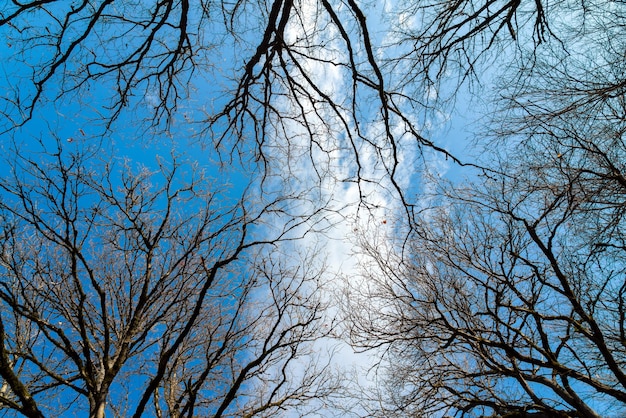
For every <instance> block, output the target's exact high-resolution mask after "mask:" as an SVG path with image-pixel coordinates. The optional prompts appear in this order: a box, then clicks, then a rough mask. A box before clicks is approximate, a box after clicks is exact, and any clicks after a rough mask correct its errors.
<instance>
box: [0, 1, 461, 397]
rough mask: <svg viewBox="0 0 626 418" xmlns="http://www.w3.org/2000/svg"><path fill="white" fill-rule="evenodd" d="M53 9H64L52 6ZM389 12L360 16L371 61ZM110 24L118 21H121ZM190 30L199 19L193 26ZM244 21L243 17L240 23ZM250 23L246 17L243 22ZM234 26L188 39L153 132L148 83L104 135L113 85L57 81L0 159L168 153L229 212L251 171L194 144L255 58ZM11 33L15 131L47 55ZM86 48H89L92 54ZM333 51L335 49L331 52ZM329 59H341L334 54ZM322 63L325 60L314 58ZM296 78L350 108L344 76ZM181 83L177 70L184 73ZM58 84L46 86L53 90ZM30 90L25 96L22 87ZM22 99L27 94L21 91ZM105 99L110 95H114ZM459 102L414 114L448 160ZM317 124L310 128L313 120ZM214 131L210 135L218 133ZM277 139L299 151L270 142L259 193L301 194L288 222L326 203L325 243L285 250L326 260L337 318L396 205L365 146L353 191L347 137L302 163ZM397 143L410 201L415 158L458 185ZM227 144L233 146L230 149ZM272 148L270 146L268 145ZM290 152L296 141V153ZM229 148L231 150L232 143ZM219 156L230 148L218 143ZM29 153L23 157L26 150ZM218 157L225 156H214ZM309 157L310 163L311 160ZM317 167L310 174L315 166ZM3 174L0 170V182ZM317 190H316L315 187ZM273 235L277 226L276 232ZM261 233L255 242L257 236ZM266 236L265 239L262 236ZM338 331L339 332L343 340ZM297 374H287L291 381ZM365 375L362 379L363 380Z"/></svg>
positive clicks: (341, 360)
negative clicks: (181, 93) (189, 60)
mask: <svg viewBox="0 0 626 418" xmlns="http://www.w3.org/2000/svg"><path fill="white" fill-rule="evenodd" d="M59 7H62V6H59ZM300 7H301V9H300V10H301V11H302V15H301V16H302V18H303V21H302V22H301V24H299V25H289V26H288V27H287V29H286V32H285V38H286V39H287V40H288V41H289V40H297V39H299V37H301V36H304V34H303V33H302V30H304V31H305V32H306V31H308V30H311V33H313V29H314V28H316V27H319V26H318V25H320V22H319V21H318V20H315V19H313V17H314V16H315V12H314V9H315V7H317V2H316V1H314V0H306V1H303V2H302V4H301V5H300ZM394 7H395V2H394V1H385V2H370V4H369V6H368V8H367V13H368V20H367V22H368V26H369V29H370V31H371V35H372V39H373V42H374V47H375V50H376V52H377V53H381V54H383V53H384V54H391V53H392V52H391V51H390V50H383V49H377V46H382V45H386V44H389V43H390V42H391V41H392V39H391V38H390V37H391V34H390V32H389V31H390V28H394V27H398V26H399V25H403V24H404V25H406V24H411V20H410V19H406V20H405V19H404V18H405V16H401V17H400V18H399V19H400V20H402V22H398V21H397V20H394V19H392V18H390V17H389V16H387V15H386V14H385V11H386V10H387V11H388V10H393V9H394ZM119 12H120V13H127V12H126V11H124V10H119ZM256 12H258V11H257V10H254V8H251V10H250V11H249V15H245V16H254V14H255V13H256ZM36 16H37V18H38V19H41V20H38V21H37V20H35V21H31V22H30V25H31V26H33V27H35V28H38V29H37V30H38V31H40V32H42V33H43V31H47V30H48V29H46V28H47V26H48V25H53V24H54V21H53V19H52V20H51V18H50V17H49V16H48V17H44V16H42V14H37V15H36ZM195 18H196V19H200V17H199V16H196V17H195ZM242 19H243V18H242ZM246 19H249V17H246ZM238 24H242V25H243V24H247V25H249V27H250V30H249V31H248V32H242V33H243V35H242V37H241V38H240V39H238V40H237V41H232V40H229V39H230V38H227V37H224V34H223V33H210V32H207V33H204V34H196V35H197V36H198V39H201V38H203V37H204V39H205V40H206V43H207V45H211V47H210V48H208V49H207V50H206V51H200V54H201V57H200V58H198V61H199V62H200V63H201V65H199V66H198V68H197V69H196V70H195V72H193V74H192V73H189V75H185V74H183V76H182V77H181V80H183V81H181V83H183V84H184V83H186V82H185V81H184V80H189V97H187V98H185V99H184V100H181V101H180V102H179V103H178V104H177V109H176V112H175V113H174V115H173V116H172V118H171V119H170V120H169V121H167V123H165V121H163V120H161V121H159V123H157V125H156V126H150V124H149V123H146V122H145V121H146V120H148V119H149V118H150V117H151V115H152V112H153V111H154V110H155V108H156V107H157V106H158V104H159V95H158V91H157V90H156V87H155V86H151V85H148V84H145V83H144V84H140V86H139V88H138V89H137V90H136V92H135V94H134V95H133V96H131V97H130V98H129V99H128V100H129V102H128V106H126V107H124V108H122V111H121V113H120V114H119V117H118V118H117V119H116V120H115V121H114V123H113V124H112V125H111V126H110V127H107V126H105V125H103V124H102V123H101V121H100V117H101V115H102V114H107V113H110V110H108V106H109V105H110V98H111V94H112V84H111V80H110V79H107V78H106V77H104V78H103V82H100V81H98V82H95V83H91V84H89V86H88V88H83V89H80V90H78V93H77V94H70V95H68V96H65V97H64V98H63V99H62V100H56V99H55V98H54V96H55V93H57V92H58V89H60V88H62V86H61V85H60V84H59V82H60V78H59V77H54V78H53V79H52V82H51V84H50V89H49V90H45V91H44V94H43V96H42V98H41V102H40V104H39V105H38V106H37V107H36V109H35V111H34V113H33V115H32V119H31V120H30V121H29V122H28V123H26V124H25V125H24V126H23V127H19V128H17V129H13V130H11V132H4V133H3V134H2V136H3V137H4V139H3V141H2V142H3V143H2V147H3V152H4V153H5V156H6V155H9V154H10V153H11V152H12V151H11V149H12V145H10V141H9V138H11V139H12V140H13V141H15V144H16V145H15V146H16V147H17V148H18V149H20V151H21V152H33V153H35V154H36V153H37V152H39V151H40V147H42V145H43V147H44V148H48V149H54V148H55V147H57V146H59V147H60V148H61V149H62V150H64V151H68V152H71V151H73V150H75V149H76V148H77V147H94V148H98V147H102V149H103V150H106V152H103V155H105V158H115V159H119V160H120V161H121V160H123V159H128V160H130V161H131V162H132V164H135V165H137V166H139V165H144V166H147V167H153V168H154V167H156V162H157V159H158V158H159V157H162V158H168V156H169V155H171V153H172V152H173V153H175V154H180V155H182V156H183V157H182V158H184V159H187V160H189V161H193V162H195V163H197V164H199V165H200V167H202V168H204V169H205V170H206V171H207V173H208V175H209V176H210V177H212V178H214V179H215V181H216V184H217V185H219V186H227V185H228V186H229V192H224V195H223V199H224V201H225V202H231V203H232V202H234V201H235V200H237V199H238V198H240V197H241V196H242V195H243V194H244V193H248V194H250V195H255V193H254V191H252V192H250V189H249V188H248V186H249V185H250V184H252V185H253V186H254V185H257V186H258V178H257V177H256V176H257V175H258V172H256V171H255V168H258V167H257V166H255V164H254V163H252V162H251V160H250V159H249V158H243V159H242V160H238V159H237V158H234V159H230V158H227V157H225V156H226V155H227V153H223V152H216V150H215V148H214V145H215V143H214V142H211V139H207V137H206V135H203V134H202V130H203V129H204V127H205V126H206V122H207V118H210V115H211V114H212V113H213V112H215V111H216V109H219V108H220V107H221V106H223V105H224V104H225V103H226V102H227V100H228V96H227V95H225V94H224V91H227V90H228V89H232V88H233V86H234V81H233V77H235V76H237V75H238V74H239V73H238V71H240V70H241V66H242V65H243V62H244V60H245V59H246V57H247V56H249V54H250V53H251V52H252V51H253V49H252V48H253V47H254V45H255V41H257V40H258V36H259V28H257V27H256V26H255V25H256V24H257V23H255V20H245V21H242V22H238ZM13 29H14V28H11V27H7V26H4V27H3V28H2V29H0V38H1V37H3V36H2V35H3V33H2V32H3V31H4V34H5V35H6V34H7V33H8V34H9V36H6V41H4V42H5V44H6V45H3V47H1V48H0V92H2V93H3V96H4V101H3V102H2V104H0V109H4V110H5V113H7V114H8V115H9V116H10V119H14V120H19V118H20V115H19V112H18V111H17V110H15V108H14V107H12V104H11V100H12V98H13V97H15V93H16V92H18V90H17V89H19V93H20V94H23V93H24V92H25V91H28V90H27V89H28V87H27V80H28V78H29V77H30V76H31V71H32V68H31V67H30V65H29V63H32V62H43V61H45V59H46V56H45V54H46V53H49V51H45V50H43V49H42V48H34V49H32V50H27V51H25V52H24V53H16V49H17V45H16V44H15V42H14V41H13V40H12V38H11V36H17V34H16V32H15V31H14V30H13ZM120 29H121V26H115V25H112V26H110V27H108V28H106V29H104V30H103V32H102V36H105V35H110V36H111V40H109V41H107V42H105V47H104V48H105V50H104V51H105V52H104V56H107V54H110V55H111V57H112V58H114V57H115V52H113V51H114V50H113V49H112V50H110V51H109V50H106V48H113V47H115V46H120V45H121V43H120V42H124V40H126V39H131V41H130V42H132V39H133V38H132V36H131V35H128V34H127V35H125V37H122V38H119V39H118V38H116V35H118V33H117V32H118V31H120ZM99 41H102V39H92V38H89V39H88V43H87V45H89V46H88V47H86V48H84V50H81V51H79V53H78V57H79V58H78V59H77V60H76V61H71V62H69V63H68V64H67V65H68V67H67V68H68V69H69V70H70V71H71V70H72V69H76V68H80V65H81V62H80V57H88V56H89V53H90V52H89V48H95V49H98V48H100V45H98V44H97V42H99ZM340 41H341V39H340V37H339V35H338V34H337V33H336V31H335V32H334V33H329V32H324V31H321V32H316V34H315V35H314V39H309V42H311V43H315V42H319V43H320V44H324V45H325V46H326V48H325V49H323V50H322V52H321V54H322V55H321V56H320V57H319V58H321V59H324V58H336V56H335V55H334V54H340V53H341V51H343V48H342V46H341V44H340ZM89 42H91V43H93V45H90V44H89ZM333 44H336V45H333ZM337 51H339V52H337ZM323 54H329V55H328V56H324V55H323ZM358 54H359V56H360V57H363V56H364V52H363V51H358ZM340 59H343V60H345V59H346V57H345V56H344V57H340ZM303 62H304V63H305V66H306V70H308V71H309V72H310V74H313V76H314V77H317V79H316V82H317V84H318V85H319V86H320V87H321V90H322V91H324V92H327V93H328V94H329V95H332V97H334V98H336V100H337V102H339V103H344V102H346V101H348V100H349V97H348V96H347V95H346V94H345V92H346V91H347V89H350V83H351V80H350V79H349V74H348V72H347V71H342V70H341V69H340V68H338V67H336V66H332V65H323V64H320V62H319V61H317V62H312V61H307V60H303ZM183 73H184V71H183ZM55 83H56V84H55ZM31 89H32V88H31ZM31 94H33V93H32V90H31ZM437 94H438V92H436V91H433V90H430V91H427V92H424V95H425V96H431V97H435V96H436V95H437ZM114 95H115V94H114V92H113V96H114ZM362 99H363V101H366V100H368V99H370V97H368V96H367V95H365V94H364V95H363V98H362ZM465 100H466V97H464V96H463V95H460V96H459V100H457V104H456V107H454V108H450V109H449V112H447V111H446V112H440V113H438V114H437V113H435V114H429V115H427V116H425V115H416V121H420V122H416V123H417V124H420V123H421V124H422V125H423V127H424V132H425V133H427V134H428V135H429V138H431V139H433V140H435V142H437V143H438V145H439V146H441V147H443V148H446V149H448V150H450V151H451V152H452V153H453V154H456V155H462V154H463V152H464V151H463V150H464V149H465V146H466V144H467V138H468V136H469V135H468V126H469V124H470V123H471V121H472V119H473V112H472V111H471V109H470V107H466V106H465V104H464V103H465ZM277 103H278V105H281V104H282V105H283V106H285V107H286V108H287V107H288V106H290V105H292V103H290V102H289V101H288V100H285V101H284V102H283V103H281V102H280V101H277ZM362 108H363V110H362V111H360V113H359V117H360V118H361V119H360V120H349V122H348V125H349V126H348V128H349V129H350V130H352V134H353V135H357V134H356V132H357V126H356V125H358V129H360V130H361V132H362V133H363V134H364V135H365V136H366V137H368V138H377V137H379V136H383V134H384V126H383V125H382V123H381V120H380V118H379V115H378V114H377V112H378V109H377V108H376V107H375V106H372V107H371V108H368V107H367V106H365V105H363V106H362ZM313 110H314V109H313V108H308V109H304V111H305V112H307V113H308V112H313ZM322 112H327V113H322V114H321V117H320V120H321V119H324V118H328V120H333V121H334V122H337V115H336V114H332V112H329V111H328V109H327V108H326V109H324V110H323V111H322ZM10 123H11V122H10V121H8V120H7V119H4V120H3V121H2V123H0V129H2V130H3V131H4V130H6V129H7V128H9V127H10ZM314 123H319V120H317V121H314ZM219 126H221V125H219ZM219 126H218V128H219ZM286 129H287V131H288V132H287V134H288V135H290V136H291V137H292V140H293V143H292V144H291V148H290V151H291V150H304V151H303V152H302V153H298V152H295V153H292V154H290V156H289V158H290V163H289V164H283V162H284V159H285V158H287V157H288V156H287V155H285V154H284V152H285V149H284V147H281V144H280V140H281V138H269V139H268V141H270V143H269V144H268V148H267V149H268V150H270V151H269V157H270V159H273V160H274V162H278V163H276V164H274V163H273V165H272V170H274V171H273V174H274V175H273V176H272V177H271V178H270V181H269V182H268V185H267V187H268V189H269V190H273V191H274V192H275V193H280V192H281V191H282V192H285V193H286V192H288V191H294V190H298V189H300V188H301V189H307V190H311V192H310V193H311V195H310V198H311V199H310V202H311V206H307V204H306V203H305V202H307V200H304V201H303V202H301V203H302V205H300V206H296V207H293V211H294V212H295V213H298V212H299V211H301V212H306V211H309V210H312V209H313V208H314V206H315V205H318V204H319V202H327V203H328V204H329V207H327V209H331V210H328V211H327V212H326V213H325V214H324V218H323V219H322V220H320V222H321V225H324V226H325V228H324V233H323V234H309V235H307V236H306V237H305V238H304V239H303V240H300V241H298V242H297V243H295V244H294V243H289V244H288V245H289V246H296V247H300V248H290V247H287V248H286V249H285V250H286V251H291V250H293V251H297V250H298V249H305V248H307V247H310V246H314V245H315V246H318V247H320V248H323V249H324V252H323V257H324V258H325V259H326V263H327V264H328V265H329V266H330V273H329V277H333V278H334V279H333V280H334V282H333V283H330V284H329V286H328V289H327V292H328V293H327V297H328V298H329V300H331V305H332V306H335V308H331V309H330V310H329V312H328V315H329V317H332V316H334V315H340V314H341V313H340V311H339V309H338V307H339V305H340V304H341V302H342V301H341V295H342V292H343V291H344V289H345V287H346V286H348V287H349V286H350V285H355V284H356V282H353V281H351V280H353V279H352V278H353V277H356V276H358V275H359V274H358V269H359V268H360V267H361V265H362V264H363V263H365V260H364V258H363V255H362V254H361V253H360V250H359V248H358V244H359V239H360V238H361V237H362V236H363V234H366V235H367V236H370V237H374V238H375V239H376V240H378V241H379V242H380V245H381V246H384V245H389V246H393V245H395V242H394V241H395V240H396V239H397V237H398V235H400V234H401V233H402V230H401V228H402V222H401V218H402V216H403V213H402V210H403V208H402V207H401V206H400V205H399V204H398V199H397V196H396V195H395V192H394V191H393V188H392V186H391V185H390V184H389V179H388V178H387V177H386V173H385V171H384V169H383V167H382V166H381V162H380V159H379V157H380V156H379V155H377V154H376V152H375V150H374V149H373V148H368V146H366V145H363V148H362V149H360V152H361V165H362V166H361V169H362V170H363V173H365V174H366V175H367V176H369V177H370V178H371V179H375V180H376V182H375V183H355V182H353V181H343V180H344V179H349V178H351V177H352V176H354V173H355V171H356V167H355V162H354V158H353V154H352V151H351V149H350V147H349V146H348V144H347V137H346V134H345V132H340V131H335V132H329V133H328V134H320V135H318V136H317V138H318V140H319V141H320V148H322V149H331V150H333V151H332V152H330V153H328V154H326V153H321V152H315V151H314V153H313V156H311V155H310V154H308V153H307V152H306V150H307V149H308V143H307V137H306V136H305V135H304V133H305V132H303V128H302V126H300V125H298V124H296V123H292V124H287V125H286ZM394 134H395V135H396V137H397V138H398V141H399V142H398V144H399V147H400V148H401V154H400V165H399V168H398V173H399V174H398V181H399V182H400V187H402V189H404V190H406V191H407V192H408V193H409V194H412V193H417V192H419V191H421V190H427V188H428V187H429V185H428V184H422V183H421V180H420V179H421V177H420V176H419V175H418V174H417V173H416V171H415V166H416V164H421V162H423V159H422V158H425V159H426V160H428V161H429V162H430V165H429V167H430V170H432V171H434V172H435V173H436V174H437V175H440V176H443V175H447V176H449V177H450V178H453V179H454V178H460V176H462V174H461V171H460V170H458V168H456V167H454V166H453V164H451V163H450V162H449V161H447V160H446V159H445V158H444V157H443V156H441V155H438V154H435V153H430V152H429V151H425V153H426V154H425V156H424V154H421V153H420V150H419V149H418V148H417V147H416V146H415V143H414V141H413V140H412V139H411V138H409V137H408V136H406V135H404V133H403V132H402V131H401V129H400V128H398V131H397V132H394ZM232 140H233V139H232V138H231V139H230V141H232ZM271 141H277V143H276V144H274V143H272V142H271ZM298 141H302V142H301V143H298ZM231 143H232V142H231ZM225 144H226V148H228V144H229V142H228V141H226V142H225ZM27 150H28V151H27ZM220 151H223V150H220ZM246 151H250V145H245V144H244V145H243V146H242V147H241V149H240V152H239V155H241V154H242V153H244V154H245V152H246ZM311 157H313V158H311ZM315 164H320V165H319V166H316V165H315ZM320 167H321V168H324V170H322V171H321V174H320V176H321V180H320V177H317V176H316V175H313V173H314V172H315V170H316V168H318V169H319V168H320ZM1 171H2V169H0V172H1ZM316 184H317V186H316ZM361 194H364V195H366V196H367V201H368V203H369V204H370V205H372V206H371V207H370V208H369V209H368V210H365V209H364V207H363V205H361ZM272 222H276V223H279V222H281V220H280V218H279V217H278V218H276V219H268V221H267V226H266V228H267V231H265V232H268V231H271V230H272V228H273V226H272V225H271V223H272ZM274 226H277V225H274ZM259 233H263V231H260V232H259ZM268 233H269V232H268ZM342 329H343V328H342V327H339V328H338V333H341V330H342ZM338 337H340V338H339V339H337V340H331V339H328V340H323V341H321V342H320V344H321V345H322V346H320V347H319V348H318V351H319V352H326V351H328V350H330V349H332V350H334V351H335V354H334V356H335V357H334V360H333V361H334V362H335V364H336V367H337V368H338V369H339V368H344V369H348V370H352V369H354V370H358V372H357V374H358V379H361V384H364V385H368V384H375V381H374V380H373V379H375V376H373V375H371V373H370V372H371V366H372V363H373V357H372V355H374V356H375V353H371V352H370V353H356V352H354V350H353V349H352V348H350V347H349V345H348V344H346V343H345V341H342V340H341V338H345V335H338ZM294 373H297V371H294ZM368 373H370V374H369V375H368Z"/></svg>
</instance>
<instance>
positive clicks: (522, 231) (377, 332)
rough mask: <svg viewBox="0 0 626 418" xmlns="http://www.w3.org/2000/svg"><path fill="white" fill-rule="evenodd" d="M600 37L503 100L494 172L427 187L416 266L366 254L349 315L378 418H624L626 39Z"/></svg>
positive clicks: (413, 244) (412, 252)
mask: <svg viewBox="0 0 626 418" xmlns="http://www.w3.org/2000/svg"><path fill="white" fill-rule="evenodd" d="M607 31H608V32H607V33H612V31H613V28H610V29H607ZM594 37H596V40H597V41H600V42H597V43H596V42H590V43H589V44H587V48H588V49H583V50H580V51H578V53H577V54H570V55H569V56H568V57H565V58H563V59H560V60H552V59H551V60H549V61H547V60H546V61H537V63H538V65H536V66H535V67H534V68H533V70H532V74H530V76H529V77H528V79H527V84H526V85H525V86H522V87H520V86H507V88H508V89H510V90H509V92H513V93H514V94H512V95H511V96H508V98H506V99H503V101H502V102H501V104H502V105H503V108H502V109H503V110H502V113H497V116H496V118H495V119H494V120H493V121H492V122H491V123H492V124H491V126H490V128H491V129H492V141H490V142H489V144H488V146H489V152H490V154H489V155H490V156H491V157H493V158H490V163H491V164H490V168H491V170H490V171H483V172H482V173H481V174H480V176H477V177H476V178H475V180H474V181H472V182H468V183H466V184H463V183H460V184H456V185H455V184H446V183H445V181H443V180H441V179H440V178H439V179H438V178H436V176H433V178H432V179H430V180H431V181H432V182H433V183H438V190H437V192H436V193H433V195H432V196H430V200H428V202H429V204H428V205H426V206H429V207H428V208H426V209H424V210H423V211H422V212H421V213H420V216H418V217H417V218H416V219H415V221H416V224H415V227H414V233H413V235H412V237H411V239H410V241H409V245H408V247H409V249H408V250H407V251H405V252H404V253H402V252H400V251H394V250H391V251H390V253H388V252H386V251H384V249H382V248H380V247H377V246H375V245H374V244H372V243H371V242H366V243H365V244H364V248H365V249H366V250H367V252H368V253H369V254H370V255H371V256H372V262H373V263H375V265H376V268H370V269H369V270H368V271H380V272H382V274H380V275H376V274H371V275H368V276H367V279H366V283H368V284H369V287H368V288H366V289H367V290H365V291H363V290H362V289H353V290H352V292H351V294H350V297H349V298H347V301H348V302H347V303H348V306H349V312H353V313H355V314H354V316H353V318H354V321H355V322H354V328H353V337H354V340H355V343H357V344H358V345H360V346H361V347H365V348H384V355H385V358H384V359H382V360H381V363H380V369H379V371H380V372H381V373H382V374H383V375H384V377H385V379H384V381H385V382H386V385H384V386H382V387H381V388H379V391H378V395H377V396H378V397H379V399H381V400H382V402H381V405H383V407H382V408H380V409H379V410H378V413H379V414H380V415H388V416H395V415H397V414H402V415H407V414H415V415H416V416H422V415H423V416H431V415H433V414H442V415H443V414H452V415H458V416H499V417H531V416H554V417H559V416H563V417H600V416H621V415H623V414H624V411H625V410H626V339H625V338H624V336H625V333H624V329H625V326H626V321H625V318H626V316H625V315H624V312H625V310H624V302H625V299H624V296H625V290H626V282H625V281H624V277H625V276H624V273H625V272H626V271H625V267H626V264H625V260H626V258H625V256H626V254H625V253H624V249H625V248H626V247H625V245H624V213H625V212H624V208H626V181H625V177H624V175H625V173H626V166H625V165H624V161H626V146H625V141H624V132H626V130H625V128H626V125H625V119H624V114H626V106H625V105H626V102H625V101H624V79H625V78H624V69H625V67H624V63H623V59H622V57H621V56H619V55H618V54H616V53H615V50H616V49H615V47H616V45H624V43H623V40H624V38H623V36H618V35H617V34H616V33H613V36H611V39H610V40H607V39H604V36H598V34H594ZM587 41H589V40H587ZM551 58H553V56H551ZM590 58H593V59H590ZM539 63H541V64H540V65H539ZM503 91H505V92H506V90H503ZM498 150H499V151H498ZM370 306H373V307H374V311H373V312H377V313H378V312H380V314H373V312H372V310H371V308H370Z"/></svg>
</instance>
